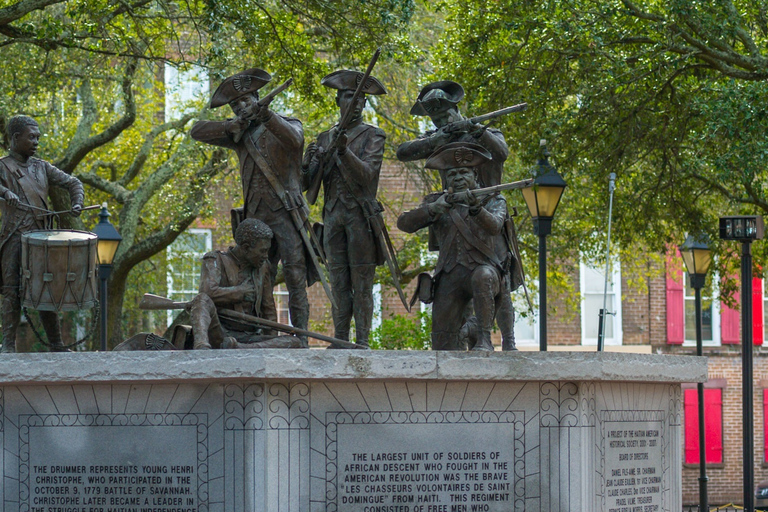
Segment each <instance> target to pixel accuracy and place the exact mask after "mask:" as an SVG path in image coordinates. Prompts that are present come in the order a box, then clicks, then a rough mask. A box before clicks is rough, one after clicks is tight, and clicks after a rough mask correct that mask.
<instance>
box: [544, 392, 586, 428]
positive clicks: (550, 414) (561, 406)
mask: <svg viewBox="0 0 768 512" xmlns="http://www.w3.org/2000/svg"><path fill="white" fill-rule="evenodd" d="M578 395H579V386H578V385H577V384H576V383H574V382H542V383H541V386H540V387H539V410H540V411H541V416H540V418H541V419H540V423H539V426H541V427H575V426H577V425H578V424H579V396H578Z"/></svg>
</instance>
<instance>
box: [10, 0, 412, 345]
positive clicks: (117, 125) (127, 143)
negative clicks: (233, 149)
mask: <svg viewBox="0 0 768 512" xmlns="http://www.w3.org/2000/svg"><path fill="white" fill-rule="evenodd" d="M248 8H249V9H252V10H248V11H246V10H245V6H244V5H243V4H242V3H239V2H234V1H222V2H198V1H195V0H186V1H185V0H179V1H175V0H137V1H134V2H121V3H116V4H110V3H108V2H107V3H104V2H102V1H101V0H21V1H19V2H16V3H13V4H10V5H7V6H5V7H2V8H0V47H2V48H3V57H4V59H3V64H2V65H0V80H1V81H2V83H3V84H4V90H3V94H2V96H0V120H2V119H6V118H8V117H9V116H10V115H13V114H14V113H17V112H24V113H28V114H30V115H33V116H34V117H36V118H37V119H38V121H39V122H40V123H41V126H42V128H43V131H44V132H45V134H46V135H45V138H44V140H43V144H42V148H41V149H42V154H41V156H42V157H44V158H46V159H48V160H50V161H52V162H53V163H54V164H55V165H57V166H58V167H59V168H61V169H62V170H64V171H66V172H68V173H73V174H75V175H77V176H79V177H80V179H81V180H82V181H83V182H84V183H85V184H86V197H87V198H88V202H89V203H90V202H95V201H94V199H98V201H99V202H100V201H102V200H104V199H109V200H110V202H111V203H112V204H113V205H114V204H117V205H119V206H118V213H117V215H116V216H115V217H113V221H114V222H115V224H116V225H117V226H118V229H119V230H120V232H121V234H122V236H123V238H124V241H123V243H122V244H121V246H120V249H119V251H118V253H117V255H116V259H115V262H114V270H113V273H112V276H111V277H110V283H109V289H110V292H109V293H110V307H109V318H110V325H111V326H112V327H113V330H112V332H111V333H110V342H111V344H115V343H116V342H119V341H121V340H122V338H123V335H122V324H121V322H120V321H119V319H121V318H122V316H123V315H122V312H123V307H124V297H125V294H126V290H127V288H128V287H129V286H130V283H131V275H132V273H135V271H136V269H137V267H138V266H139V265H141V264H142V262H146V261H148V260H149V259H150V258H152V257H154V256H156V255H158V254H159V253H160V252H161V251H163V250H164V249H165V248H166V247H167V246H168V245H169V244H170V243H172V242H173V240H174V239H175V238H176V237H177V236H178V235H179V233H181V232H182V231H183V230H184V229H186V228H187V227H188V226H189V225H190V224H191V222H192V221H194V219H196V218H198V217H199V216H200V215H205V214H206V212H207V210H206V209H207V208H208V207H209V200H210V194H209V192H208V191H209V190H210V189H211V184H212V183H214V182H215V180H216V179H218V178H219V177H221V176H222V175H223V174H226V172H227V171H232V169H233V168H234V167H232V166H231V162H230V160H229V156H230V155H227V154H226V153H223V152H222V151H217V150H213V149H211V148H207V147H201V146H200V145H197V144H195V143H194V142H192V141H191V140H190V139H189V137H188V136H187V135H186V132H187V130H188V128H189V123H190V122H191V121H192V119H194V118H196V117H198V116H200V115H201V112H202V111H203V110H202V109H203V108H204V102H205V101H207V98H200V99H199V101H198V102H197V103H196V104H194V105H192V106H194V107H195V108H194V110H192V111H187V112H189V113H185V114H183V115H180V116H177V117H174V118H172V119H168V120H167V121H166V120H164V119H163V116H162V115H159V114H158V112H160V113H162V111H163V103H164V86H163V80H162V77H163V69H164V65H165V64H171V65H174V66H179V67H181V68H186V67H188V66H190V65H191V64H195V65H196V66H199V68H201V69H203V70H204V71H205V72H206V74H207V76H208V77H209V78H210V79H211V80H213V81H214V82H216V81H218V80H219V79H220V78H222V77H224V76H226V75H228V74H230V73H232V72H234V71H237V70H239V69H242V68H243V67H250V66H253V65H258V66H261V67H264V68H267V69H269V70H270V71H272V72H273V73H274V74H275V75H276V76H281V77H283V76H284V77H287V76H291V75H292V76H294V77H295V78H296V87H295V88H294V90H293V91H291V94H292V96H291V102H290V106H292V107H293V108H289V104H288V102H287V101H285V102H281V101H279V102H276V104H275V105H276V108H279V109H282V110H283V112H284V113H287V114H291V113H293V112H302V113H306V114H307V115H306V116H302V118H308V119H309V120H310V121H312V120H313V119H320V118H323V117H324V116H327V115H329V113H331V112H332V111H333V107H332V105H331V102H330V101H329V100H328V99H327V98H326V96H325V95H324V94H320V93H319V90H320V86H319V83H318V82H319V80H318V78H319V76H322V74H323V73H324V72H326V71H330V70H331V69H333V68H335V67H336V66H339V65H342V64H345V63H354V64H356V63H357V62H358V60H360V59H361V57H360V56H362V55H367V54H368V53H369V52H370V51H371V49H372V48H373V47H375V45H377V44H387V45H389V51H391V52H394V51H396V48H397V47H398V45H400V44H402V43H401V42H400V41H399V38H400V34H401V32H402V29H403V27H405V26H406V24H407V22H408V19H409V17H410V13H411V8H412V3H411V1H409V0H399V1H398V0H379V1H374V2H365V3H363V4H360V3H359V2H356V1H353V0H344V1H341V2H334V3H328V2H325V1H323V0H312V1H310V2H292V1H287V0H286V1H284V2H272V1H270V0H265V1H263V2H255V3H249V4H248ZM339 19H343V20H345V21H346V23H344V24H339V23H338V21H339ZM316 56H320V57H321V58H316ZM203 115H208V112H207V111H206V112H205V114H203ZM219 115H221V114H219ZM2 124H4V123H2ZM54 199H56V198H54ZM59 209H61V208H59ZM86 220H87V219H86ZM73 225H74V226H77V224H76V223H75V224H67V226H66V227H70V226H73Z"/></svg>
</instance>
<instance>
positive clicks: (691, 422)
mask: <svg viewBox="0 0 768 512" xmlns="http://www.w3.org/2000/svg"><path fill="white" fill-rule="evenodd" d="M698 398H699V394H698V390H697V389H686V390H685V397H684V407H685V463H686V464H698V463H699V411H698ZM704 438H705V439H706V443H705V447H704V450H705V452H706V459H707V464H722V463H723V390H722V389H720V388H713V389H705V390H704ZM767 439H768V438H767ZM766 457H768V451H767V452H766Z"/></svg>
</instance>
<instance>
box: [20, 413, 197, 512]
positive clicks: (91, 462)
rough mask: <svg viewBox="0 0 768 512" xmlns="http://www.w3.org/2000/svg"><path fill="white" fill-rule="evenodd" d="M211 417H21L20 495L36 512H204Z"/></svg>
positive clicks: (99, 415) (167, 415)
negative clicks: (61, 508) (201, 458)
mask: <svg viewBox="0 0 768 512" xmlns="http://www.w3.org/2000/svg"><path fill="white" fill-rule="evenodd" d="M205 416H206V415H205V414H186V415H176V414H154V415H145V414H131V415H122V414H118V415H107V414H82V415H21V416H20V420H21V425H20V429H19V437H20V449H21V453H20V455H21V457H20V459H21V464H20V470H19V476H20V491H21V492H20V497H21V498H22V500H23V501H27V500H26V499H25V497H26V496H28V503H29V505H30V507H31V508H30V509H29V510H31V511H33V512H34V511H47V510H50V509H49V506H50V505H64V506H66V507H65V508H64V509H65V510H77V511H78V512H80V511H90V510H94V511H96V510H107V509H114V510H144V509H146V510H154V511H158V512H164V511H166V510H168V511H170V510H198V505H199V504H200V501H199V499H198V492H200V493H203V494H205V493H206V492H207V482H206V476H207V475H206V468H205V466H204V465H203V464H201V463H199V462H198V455H199V454H201V455H202V454H205V451H206V450H205V439H206V426H205V425H206V422H207V419H206V417H205ZM201 449H202V450H203V451H202V452H201ZM201 462H204V461H201ZM25 495H26V496H25ZM67 507H68V508H67ZM22 508H23V506H22ZM54 510H57V508H54Z"/></svg>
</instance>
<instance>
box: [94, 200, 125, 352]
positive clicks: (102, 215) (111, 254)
mask: <svg viewBox="0 0 768 512" xmlns="http://www.w3.org/2000/svg"><path fill="white" fill-rule="evenodd" d="M109 217H110V215H109V212H108V211H107V203H104V204H102V205H101V211H100V212H99V223H98V224H96V227H95V228H94V230H93V232H94V234H95V235H96V236H97V237H98V241H97V245H96V252H97V253H98V257H99V279H100V284H101V286H100V289H99V294H100V298H101V350H102V352H106V351H107V279H109V275H110V274H111V273H112V261H113V260H114V259H115V253H116V252H117V247H118V246H119V245H120V241H121V240H122V239H123V237H122V236H120V233H118V232H117V229H115V226H113V225H112V223H111V222H109Z"/></svg>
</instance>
